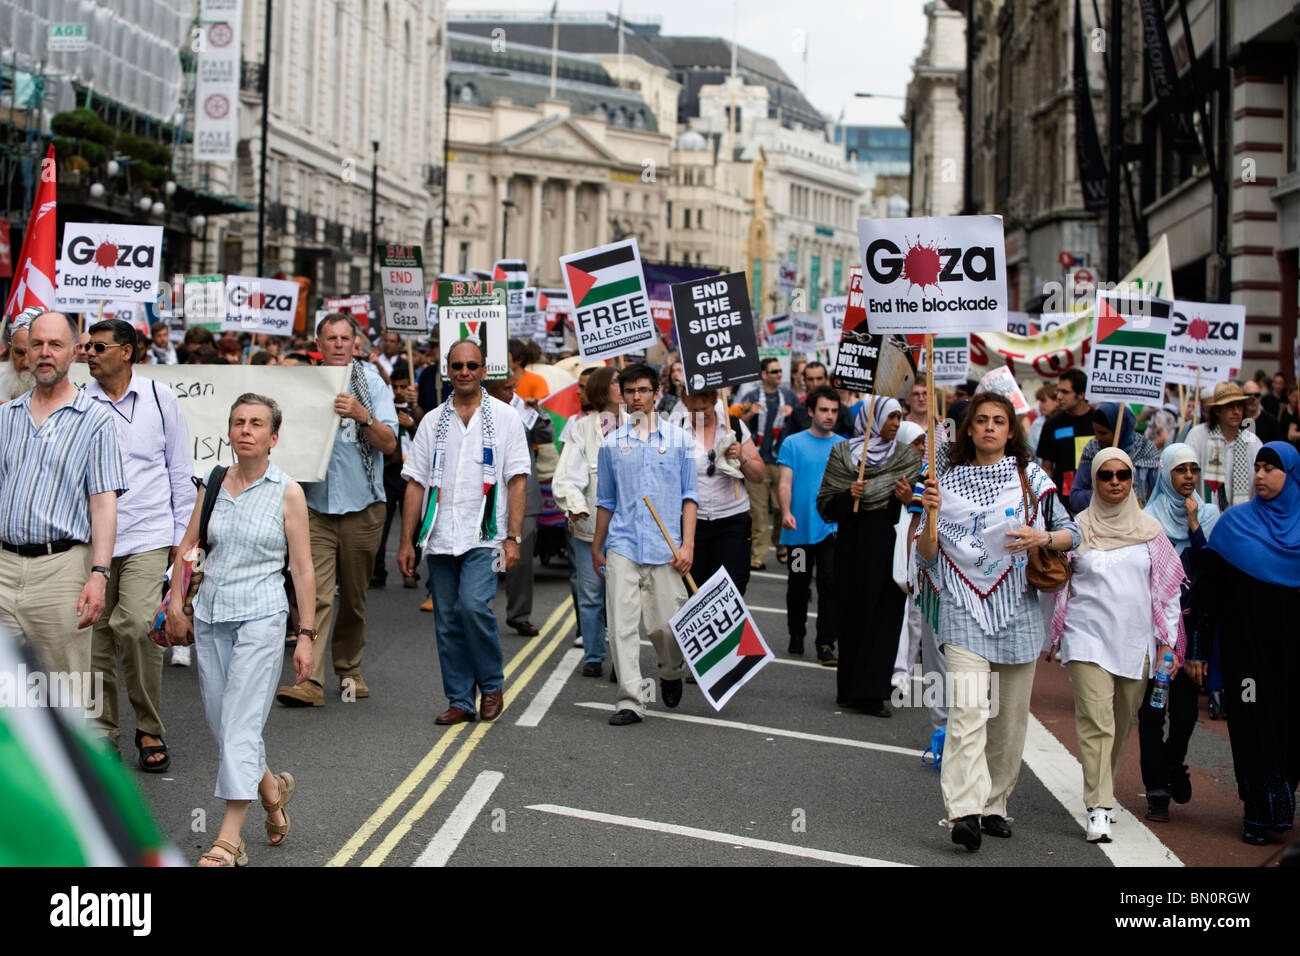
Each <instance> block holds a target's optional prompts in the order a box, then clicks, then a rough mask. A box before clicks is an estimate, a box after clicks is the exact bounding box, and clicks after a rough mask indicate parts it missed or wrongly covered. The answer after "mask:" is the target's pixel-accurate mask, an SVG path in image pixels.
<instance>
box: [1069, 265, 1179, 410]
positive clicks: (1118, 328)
mask: <svg viewBox="0 0 1300 956" xmlns="http://www.w3.org/2000/svg"><path fill="white" fill-rule="evenodd" d="M1173 307H1174V304H1173V302H1171V301H1169V300H1168V299H1153V298H1150V297H1148V296H1140V295H1126V294H1124V293H1120V292H1100V291H1099V292H1098V293H1097V306H1096V311H1097V327H1096V340H1095V342H1094V343H1093V347H1092V352H1091V354H1090V355H1089V357H1088V387H1087V390H1086V391H1085V393H1084V397H1085V398H1087V399H1088V401H1090V402H1133V403H1136V404H1139V405H1163V404H1164V401H1165V344H1166V339H1167V338H1168V335H1169V330H1170V327H1171V325H1172V317H1173Z"/></svg>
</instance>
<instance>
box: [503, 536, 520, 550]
mask: <svg viewBox="0 0 1300 956" xmlns="http://www.w3.org/2000/svg"><path fill="white" fill-rule="evenodd" d="M506 540H507V541H513V542H514V543H515V544H517V545H519V547H521V548H522V547H523V546H524V539H523V538H522V537H520V536H519V535H517V534H508V535H506Z"/></svg>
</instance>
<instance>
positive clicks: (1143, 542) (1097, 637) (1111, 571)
mask: <svg viewBox="0 0 1300 956" xmlns="http://www.w3.org/2000/svg"><path fill="white" fill-rule="evenodd" d="M1092 487H1093V496H1092V502H1091V504H1090V505H1089V506H1088V508H1087V509H1086V510H1084V511H1082V512H1081V513H1080V514H1079V516H1078V518H1077V519H1076V520H1077V521H1078V523H1079V528H1080V529H1081V530H1082V532H1083V543H1082V544H1081V545H1080V546H1079V548H1078V550H1077V551H1075V552H1074V554H1073V555H1072V557H1071V563H1072V565H1073V573H1072V574H1071V576H1070V584H1069V587H1068V588H1065V589H1062V591H1061V592H1060V594H1059V595H1058V598H1057V606H1056V613H1055V615H1054V616H1053V619H1052V638H1053V644H1054V645H1055V644H1056V643H1059V644H1060V646H1061V660H1062V662H1064V664H1065V666H1066V667H1067V668H1068V669H1069V672H1070V682H1071V683H1072V684H1073V685H1074V725H1075V730H1076V732H1077V734H1078V738H1079V756H1080V758H1081V762H1082V763H1083V798H1084V805H1085V806H1086V807H1087V809H1088V827H1087V834H1086V835H1087V839H1088V841H1089V842H1090V843H1109V842H1110V840H1111V836H1110V825H1111V823H1112V821H1113V820H1114V816H1113V813H1112V811H1113V809H1114V806H1115V794H1114V779H1115V772H1116V770H1117V769H1118V767H1119V764H1120V760H1121V759H1122V758H1123V755H1124V744H1125V742H1126V741H1127V740H1128V735H1129V731H1130V730H1131V728H1132V725H1133V717H1134V715H1136V714H1137V711H1138V707H1139V705H1141V703H1142V695H1143V692H1144V691H1145V690H1146V685H1147V679H1148V678H1149V677H1151V676H1154V675H1155V672H1156V669H1157V668H1158V667H1159V665H1160V662H1161V661H1162V660H1163V659H1164V655H1165V651H1166V650H1171V651H1173V652H1174V671H1175V673H1176V672H1177V668H1178V667H1179V666H1180V664H1181V662H1182V655H1183V644H1184V641H1183V640H1182V629H1183V625H1182V612H1181V604H1180V601H1179V594H1180V585H1181V583H1182V580H1183V566H1182V563H1181V562H1180V561H1179V559H1178V555H1177V554H1176V553H1175V552H1174V549H1173V545H1171V544H1170V543H1169V539H1168V538H1167V537H1166V536H1165V534H1164V531H1163V529H1162V528H1161V525H1160V522H1158V521H1156V520H1155V518H1153V517H1152V516H1151V515H1148V514H1145V513H1144V512H1143V511H1142V509H1141V508H1140V507H1139V506H1138V502H1137V498H1136V497H1135V496H1134V495H1133V462H1132V461H1131V460H1130V459H1129V457H1128V455H1126V454H1125V453H1124V452H1122V451H1120V450H1119V449H1118V448H1106V449H1103V450H1102V451H1101V452H1099V453H1098V454H1097V456H1096V457H1095V458H1094V459H1093V460H1092ZM1171 677H1172V675H1171Z"/></svg>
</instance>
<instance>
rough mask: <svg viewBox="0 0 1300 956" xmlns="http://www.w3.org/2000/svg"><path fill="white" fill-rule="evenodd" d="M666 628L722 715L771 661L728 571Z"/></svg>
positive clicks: (707, 583) (711, 581) (705, 586)
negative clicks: (736, 694)
mask: <svg viewBox="0 0 1300 956" xmlns="http://www.w3.org/2000/svg"><path fill="white" fill-rule="evenodd" d="M668 627H669V629H670V630H671V631H672V634H673V637H674V638H675V639H676V641H677V646H678V647H680V648H681V650H682V657H684V658H685V659H686V663H687V665H688V666H689V667H690V669H691V673H692V674H694V675H695V680H696V681H697V682H698V684H699V687H700V691H701V692H702V693H703V694H704V699H705V700H707V701H708V702H709V703H710V704H711V705H712V706H713V709H714V710H719V711H720V710H722V708H723V706H724V705H725V704H726V703H727V701H729V700H731V698H732V697H733V696H735V693H736V691H738V690H740V688H741V687H743V686H745V684H746V683H748V682H749V681H750V680H752V679H753V677H754V675H755V674H757V673H758V672H759V671H760V670H762V669H763V668H764V667H765V666H766V665H767V663H768V662H769V661H771V660H772V658H773V656H774V655H773V654H772V650H771V648H769V647H768V646H767V642H766V641H764V640H763V635H762V634H761V633H760V632H759V630H758V625H757V624H755V623H754V618H753V616H752V615H751V614H750V613H749V608H747V607H746V606H745V601H744V598H742V597H741V596H740V590H739V589H738V588H737V587H736V585H735V582H733V581H732V580H731V575H729V574H727V569H726V568H719V569H718V570H717V571H715V572H714V574H713V576H712V577H711V578H709V579H708V580H707V581H705V582H704V583H703V584H702V585H700V589H699V590H698V591H697V592H696V593H695V594H694V595H692V596H691V597H690V598H689V599H688V600H687V601H686V603H685V604H684V605H682V609H681V610H680V611H678V612H677V613H676V614H674V615H673V616H672V618H671V619H670V620H669V622H668Z"/></svg>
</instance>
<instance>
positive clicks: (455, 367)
mask: <svg viewBox="0 0 1300 956" xmlns="http://www.w3.org/2000/svg"><path fill="white" fill-rule="evenodd" d="M449 364H450V365H451V370H452V371H453V372H459V371H460V370H461V369H466V368H467V369H469V370H470V371H471V372H477V371H478V370H479V369H481V368H482V367H483V365H482V364H481V363H479V362H451V363H449Z"/></svg>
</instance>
